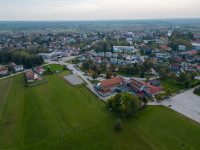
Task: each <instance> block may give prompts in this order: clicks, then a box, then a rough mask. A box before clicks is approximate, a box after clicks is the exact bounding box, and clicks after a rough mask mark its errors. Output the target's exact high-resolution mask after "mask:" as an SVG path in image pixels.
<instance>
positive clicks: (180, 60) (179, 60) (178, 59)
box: [174, 57, 183, 63]
mask: <svg viewBox="0 0 200 150" xmlns="http://www.w3.org/2000/svg"><path fill="white" fill-rule="evenodd" d="M174 61H175V62H177V63H181V62H182V61H183V59H182V58H181V57H178V58H175V59H174Z"/></svg>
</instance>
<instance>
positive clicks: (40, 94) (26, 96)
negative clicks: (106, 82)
mask: <svg viewBox="0 0 200 150" xmlns="http://www.w3.org/2000/svg"><path fill="white" fill-rule="evenodd" d="M46 78H47V79H48V82H47V83H44V84H42V85H38V86H35V87H32V88H29V89H24V88H23V80H24V79H23V75H17V76H15V77H13V78H9V79H6V80H2V81H0V87H1V89H0V93H1V94H2V93H4V91H5V93H6V91H7V93H8V94H4V95H3V96H4V97H5V98H3V99H2V98H1V99H0V100H1V101H0V106H1V107H2V102H3V103H5V104H4V107H3V111H2V114H1V119H0V149H3V150H4V149H6V150H62V149H63V150H66V149H69V150H75V149H77V150H89V149H95V150H96V149H97V150H98V149H99V150H105V149H108V150H110V149H113V150H122V149H123V150H126V149H127V150H168V149H170V150H179V149H180V150H182V149H190V150H198V149H199V148H200V127H199V125H197V124H194V123H193V122H192V121H190V120H189V121H188V120H186V119H185V118H183V117H180V115H178V114H177V113H174V112H173V111H171V110H169V109H168V108H166V107H162V106H148V107H146V108H144V109H143V110H141V111H140V113H138V114H137V115H136V116H135V117H133V118H132V119H123V129H122V131H120V132H116V131H115V130H114V128H113V125H114V122H115V120H116V119H117V118H118V117H117V115H115V114H112V113H111V112H109V111H108V109H107V108H106V106H105V104H104V103H103V102H101V101H100V100H98V99H97V98H96V97H95V96H94V95H93V94H91V93H90V92H89V91H88V90H87V89H86V88H85V87H82V88H77V87H72V86H70V85H69V84H67V82H65V81H63V79H62V78H61V76H60V74H57V75H56V74H54V75H49V76H46ZM5 82H8V84H5ZM2 85H3V87H5V88H2ZM3 90H4V91H3Z"/></svg>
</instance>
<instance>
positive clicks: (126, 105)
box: [107, 93, 142, 116]
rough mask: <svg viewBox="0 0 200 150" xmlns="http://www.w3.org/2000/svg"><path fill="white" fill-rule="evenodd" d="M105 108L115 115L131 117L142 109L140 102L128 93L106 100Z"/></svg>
mask: <svg viewBox="0 0 200 150" xmlns="http://www.w3.org/2000/svg"><path fill="white" fill-rule="evenodd" d="M107 106H108V107H109V108H111V109H112V110H114V111H115V112H117V113H120V114H122V115H125V116H132V115H133V114H134V113H136V112H137V111H138V110H139V109H140V108H141V107H142V101H141V100H139V98H138V97H136V96H133V95H131V94H130V93H125V94H120V93H118V94H116V95H115V96H114V97H111V98H110V99H108V100H107Z"/></svg>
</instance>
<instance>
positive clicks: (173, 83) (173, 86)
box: [162, 79, 199, 93]
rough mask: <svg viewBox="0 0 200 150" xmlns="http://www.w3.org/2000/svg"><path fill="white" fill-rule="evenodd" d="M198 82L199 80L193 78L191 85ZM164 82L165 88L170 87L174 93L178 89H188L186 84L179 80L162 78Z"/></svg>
mask: <svg viewBox="0 0 200 150" xmlns="http://www.w3.org/2000/svg"><path fill="white" fill-rule="evenodd" d="M198 82H199V80H192V81H191V83H190V86H193V85H195V84H197V83H198ZM162 84H163V85H164V87H165V89H167V88H170V89H171V90H172V92H173V93H174V92H177V91H178V90H186V89H188V88H186V87H185V86H184V84H181V83H179V82H177V81H176V80H172V79H166V80H162Z"/></svg>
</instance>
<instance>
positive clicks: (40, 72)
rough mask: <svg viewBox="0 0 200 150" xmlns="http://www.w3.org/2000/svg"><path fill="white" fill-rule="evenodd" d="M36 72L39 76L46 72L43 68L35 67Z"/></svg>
mask: <svg viewBox="0 0 200 150" xmlns="http://www.w3.org/2000/svg"><path fill="white" fill-rule="evenodd" d="M34 71H35V72H37V73H38V74H40V75H42V74H43V72H44V70H43V68H42V67H41V66H38V67H35V68H34Z"/></svg>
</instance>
